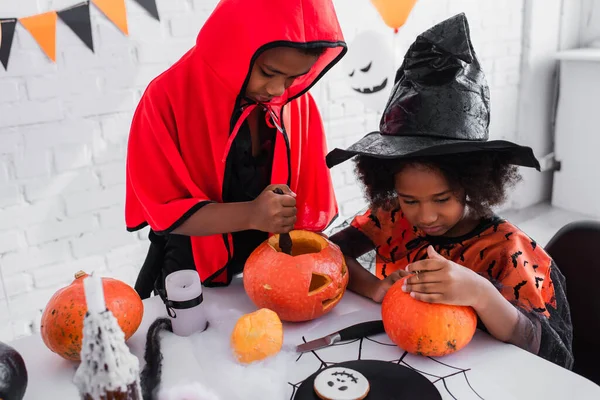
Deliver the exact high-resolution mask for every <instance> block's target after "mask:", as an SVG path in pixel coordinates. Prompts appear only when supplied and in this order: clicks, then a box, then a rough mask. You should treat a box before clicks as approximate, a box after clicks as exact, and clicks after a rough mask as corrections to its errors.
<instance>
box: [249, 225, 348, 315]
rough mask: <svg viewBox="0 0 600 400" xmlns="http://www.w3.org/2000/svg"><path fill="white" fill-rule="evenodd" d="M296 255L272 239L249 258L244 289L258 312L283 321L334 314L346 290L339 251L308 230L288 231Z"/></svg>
mask: <svg viewBox="0 0 600 400" xmlns="http://www.w3.org/2000/svg"><path fill="white" fill-rule="evenodd" d="M290 237H291V239H292V244H293V245H292V254H291V255H288V254H285V253H283V252H282V251H281V249H280V248H279V235H273V236H271V237H270V238H269V239H268V240H266V241H265V242H263V243H262V244H261V245H260V246H258V247H257V248H256V249H255V250H254V251H253V252H252V254H251V255H250V257H248V260H247V261H246V265H245V267H244V274H243V280H244V288H245V290H246V293H247V294H248V296H249V297H250V299H251V300H252V302H254V304H255V305H256V306H257V307H259V308H268V309H270V310H273V311H275V312H276V313H277V315H279V318H281V319H282V320H283V321H309V320H313V319H316V318H319V317H320V316H322V315H324V314H326V313H328V312H330V311H331V310H332V309H333V308H334V307H335V306H336V305H337V304H338V303H339V301H340V300H341V298H342V296H343V295H344V292H345V290H346V286H347V285H348V271H347V268H346V263H345V261H344V256H343V255H342V252H341V251H340V248H339V247H338V246H336V245H335V244H334V243H332V242H330V241H329V240H327V239H326V238H324V237H323V236H321V235H319V234H317V233H313V232H308V231H301V230H298V231H292V232H290Z"/></svg>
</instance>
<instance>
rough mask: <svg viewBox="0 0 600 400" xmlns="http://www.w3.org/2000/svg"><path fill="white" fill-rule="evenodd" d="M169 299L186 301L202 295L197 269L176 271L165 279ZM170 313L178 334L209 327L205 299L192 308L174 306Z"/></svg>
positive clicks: (181, 334) (187, 334)
mask: <svg viewBox="0 0 600 400" xmlns="http://www.w3.org/2000/svg"><path fill="white" fill-rule="evenodd" d="M165 289H166V292H167V299H168V300H169V301H174V302H184V301H189V300H194V299H197V298H198V297H200V296H202V283H201V282H200V276H199V275H198V272H197V271H196V270H181V271H176V272H173V273H171V274H169V275H168V276H167V278H166V279H165ZM173 311H174V312H173V313H170V315H169V318H171V323H172V325H173V333H175V334H176V335H178V336H189V335H191V334H192V333H194V332H202V331H204V330H205V329H206V327H207V319H206V313H205V310H204V303H203V301H201V302H200V304H197V305H195V306H193V307H191V308H185V309H178V308H176V307H174V308H173Z"/></svg>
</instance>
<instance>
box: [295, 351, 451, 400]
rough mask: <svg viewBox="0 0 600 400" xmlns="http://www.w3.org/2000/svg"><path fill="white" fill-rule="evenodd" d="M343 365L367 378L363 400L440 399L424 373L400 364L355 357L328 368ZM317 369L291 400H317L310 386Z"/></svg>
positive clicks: (438, 393)
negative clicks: (367, 383)
mask: <svg viewBox="0 0 600 400" xmlns="http://www.w3.org/2000/svg"><path fill="white" fill-rule="evenodd" d="M334 367H345V368H350V369H353V370H355V371H358V372H360V373H361V374H363V375H364V376H365V378H367V379H368V380H369V385H370V386H371V389H370V390H369V394H368V395H367V397H365V400H400V399H404V400H405V399H419V400H442V396H441V395H440V392H438V390H437V388H436V387H435V385H434V384H433V383H431V382H430V381H429V380H428V379H427V378H425V377H424V376H423V375H421V374H419V373H418V372H416V371H413V370H412V369H410V368H407V367H404V366H402V365H399V364H396V363H391V362H385V361H380V360H355V361H346V362H342V363H339V364H334V365H332V366H330V367H327V368H334ZM321 371H323V370H320V371H317V372H315V373H314V374H312V375H311V376H309V377H308V378H306V380H305V381H304V382H302V384H301V385H300V387H299V388H298V390H297V391H296V395H295V396H294V400H313V399H314V400H320V399H319V397H318V396H317V394H316V393H315V391H314V389H313V384H314V381H315V378H316V377H317V375H318V374H319V373H320V372H321Z"/></svg>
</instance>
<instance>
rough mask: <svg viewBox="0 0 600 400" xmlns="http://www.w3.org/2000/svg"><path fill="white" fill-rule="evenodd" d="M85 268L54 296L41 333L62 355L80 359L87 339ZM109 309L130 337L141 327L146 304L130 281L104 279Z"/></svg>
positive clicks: (44, 316)
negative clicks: (84, 323) (84, 332)
mask: <svg viewBox="0 0 600 400" xmlns="http://www.w3.org/2000/svg"><path fill="white" fill-rule="evenodd" d="M87 276H88V274H86V273H85V272H83V271H79V272H78V273H76V274H75V280H74V281H73V282H72V283H71V284H69V285H68V286H66V287H64V288H62V289H59V290H58V291H57V292H56V293H55V294H54V295H53V296H52V298H51V299H50V301H49V302H48V304H47V305H46V308H45V309H44V313H43V314H42V323H41V328H40V330H41V332H40V333H41V336H42V340H43V341H44V343H45V344H46V346H47V347H48V348H49V349H50V350H52V351H53V352H55V353H56V354H58V355H60V356H61V357H63V358H65V359H67V360H72V361H80V355H79V353H80V352H81V342H82V338H83V319H84V317H85V313H86V312H87V304H86V300H85V292H84V289H83V280H84V278H85V277H87ZM102 287H103V289H104V298H105V301H106V308H108V309H109V310H110V311H111V312H112V313H113V315H114V316H115V318H116V319H117V321H118V322H119V326H120V327H121V329H122V330H123V332H124V333H125V340H127V339H129V338H130V337H131V336H132V335H133V334H134V333H135V331H136V330H137V329H138V327H139V326H140V323H141V322H142V316H143V314H144V304H143V303H142V299H141V298H140V296H139V295H138V294H137V292H136V291H135V290H134V289H133V288H132V287H131V286H129V285H127V284H126V283H124V282H122V281H120V280H117V279H113V278H106V277H104V278H102Z"/></svg>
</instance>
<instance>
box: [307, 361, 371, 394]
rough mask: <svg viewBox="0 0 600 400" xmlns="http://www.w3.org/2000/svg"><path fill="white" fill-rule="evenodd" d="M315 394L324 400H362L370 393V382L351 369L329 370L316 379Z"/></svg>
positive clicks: (335, 368)
mask: <svg viewBox="0 0 600 400" xmlns="http://www.w3.org/2000/svg"><path fill="white" fill-rule="evenodd" d="M314 389H315V393H316V394H317V396H319V398H320V399H323V400H362V399H364V398H365V397H366V396H367V394H368V393H369V389H370V387H369V381H368V380H367V378H365V376H364V375H363V374H361V373H360V372H358V371H355V370H353V369H350V368H341V367H334V368H327V369H324V370H323V371H321V373H320V374H319V375H317V377H316V378H315V384H314Z"/></svg>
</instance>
